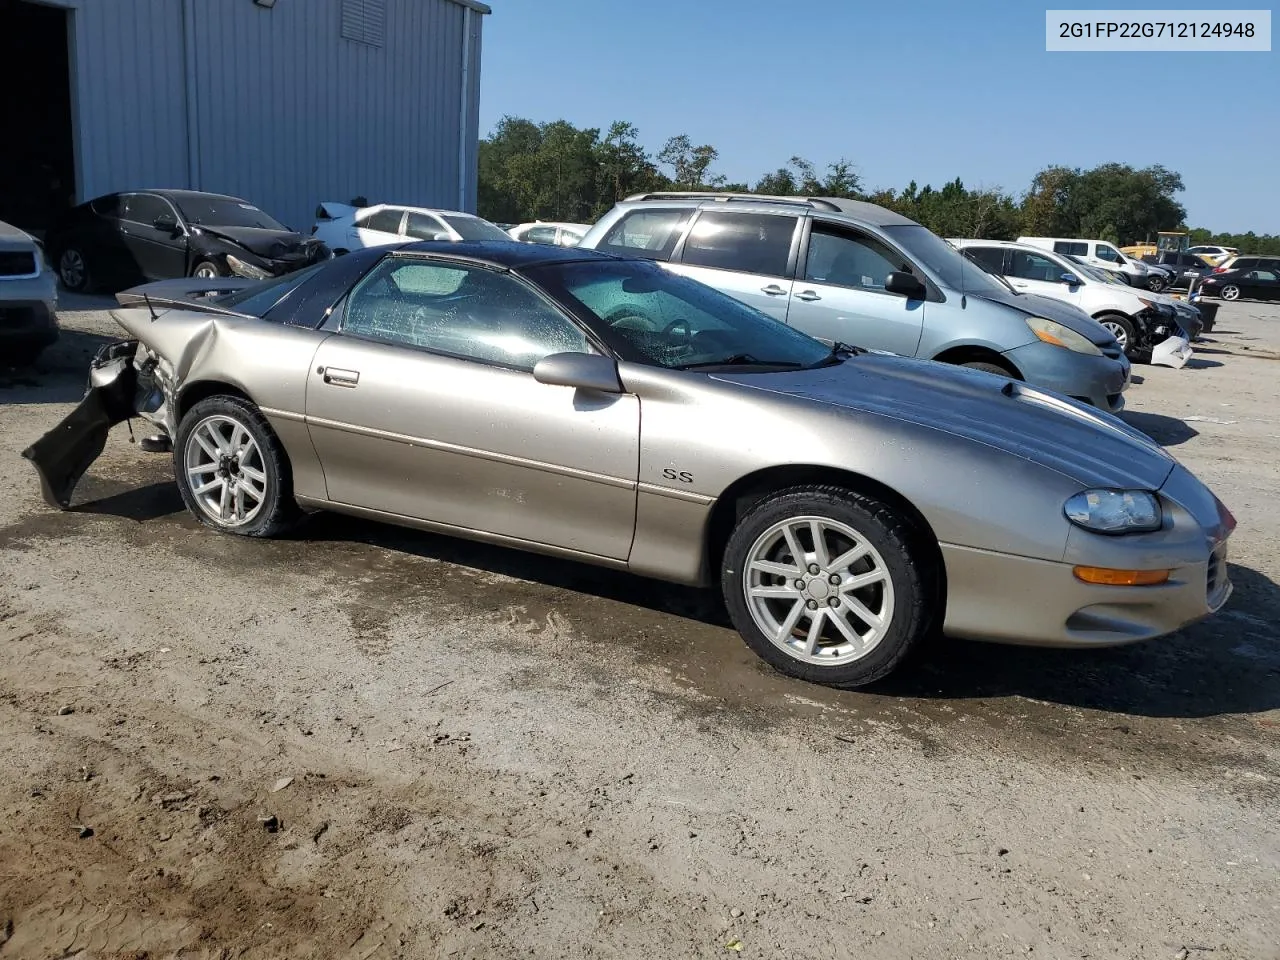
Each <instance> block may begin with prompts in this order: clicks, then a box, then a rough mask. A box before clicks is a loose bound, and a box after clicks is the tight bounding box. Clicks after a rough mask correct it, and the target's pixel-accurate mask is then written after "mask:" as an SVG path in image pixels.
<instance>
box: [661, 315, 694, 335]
mask: <svg viewBox="0 0 1280 960" xmlns="http://www.w3.org/2000/svg"><path fill="white" fill-rule="evenodd" d="M681 328H683V329H684V339H685V340H692V339H693V327H692V326H691V325H690V324H689V321H688V320H685V319H684V318H682V317H679V318H677V319H675V320H672V321H671V322H670V323H668V324H667V325H666V326H665V327H663V328H662V335H663V336H664V337H669V336H671V335H672V334H674V333H675V332H676V331H677V330H680V329H681Z"/></svg>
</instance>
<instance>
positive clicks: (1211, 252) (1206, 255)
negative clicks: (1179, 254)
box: [1183, 243, 1240, 267]
mask: <svg viewBox="0 0 1280 960" xmlns="http://www.w3.org/2000/svg"><path fill="white" fill-rule="evenodd" d="M1239 252H1240V251H1239V250H1237V249H1236V248H1235V247H1220V246H1218V245H1217V244H1212V243H1210V244H1202V245H1200V246H1198V247H1187V249H1186V250H1184V251H1183V253H1189V254H1191V255H1192V256H1195V257H1199V258H1200V259H1201V260H1204V261H1205V262H1206V263H1208V264H1209V266H1211V267H1217V266H1220V265H1222V264H1223V263H1226V261H1228V260H1230V259H1231V258H1232V257H1234V256H1235V255H1236V254H1238V253H1239Z"/></svg>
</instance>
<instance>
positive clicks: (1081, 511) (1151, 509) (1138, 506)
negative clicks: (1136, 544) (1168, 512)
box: [1062, 490, 1164, 534]
mask: <svg viewBox="0 0 1280 960" xmlns="http://www.w3.org/2000/svg"><path fill="white" fill-rule="evenodd" d="M1062 512H1063V513H1064V514H1066V517H1067V519H1068V520H1070V521H1071V522H1072V523H1074V524H1075V525H1076V526H1077V527H1083V528H1084V529H1086V530H1092V531H1093V532H1094V533H1109V534H1118V533H1143V532H1150V531H1152V530H1159V529H1160V527H1161V526H1162V525H1163V523H1164V516H1163V514H1162V513H1161V510H1160V501H1159V500H1157V499H1156V496H1155V494H1153V493H1148V492H1147V491H1146V490H1082V491H1081V492H1080V493H1077V494H1076V495H1075V496H1074V497H1072V498H1071V499H1070V500H1068V501H1067V502H1066V504H1064V505H1063V508H1062Z"/></svg>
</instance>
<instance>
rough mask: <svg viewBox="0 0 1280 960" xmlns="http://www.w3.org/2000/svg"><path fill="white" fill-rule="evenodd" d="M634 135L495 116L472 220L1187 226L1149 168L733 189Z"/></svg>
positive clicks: (802, 180) (699, 162)
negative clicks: (755, 216) (699, 214)
mask: <svg viewBox="0 0 1280 960" xmlns="http://www.w3.org/2000/svg"><path fill="white" fill-rule="evenodd" d="M639 137H640V132H639V130H637V129H636V127H635V125H634V124H631V123H627V122H625V121H618V122H615V123H613V124H612V125H611V126H610V127H609V129H608V130H607V131H603V130H601V129H600V128H598V127H587V128H583V129H579V128H578V127H575V126H574V125H573V124H571V123H569V122H568V121H565V120H555V121H551V122H549V123H537V122H535V121H533V120H527V119H524V118H521V117H504V118H503V119H502V120H500V121H499V122H498V124H497V126H496V127H495V128H494V130H493V133H492V134H491V135H490V136H489V137H488V138H486V139H485V140H482V141H481V142H480V155H479V168H480V170H479V173H480V178H479V212H480V215H481V216H483V217H486V218H487V219H489V220H494V221H497V222H499V223H524V222H527V221H530V220H565V221H570V222H575V223H594V222H595V221H596V220H597V219H599V217H600V216H601V215H603V214H604V213H605V212H606V211H607V210H609V208H610V207H612V206H613V205H614V204H615V203H616V202H617V201H619V200H621V199H622V198H623V197H626V196H628V195H629V194H633V193H640V192H644V191H662V190H735V191H740V192H750V193H761V194H774V195H795V194H799V195H805V196H824V197H846V198H853V199H860V200H869V201H871V202H872V203H878V204H880V205H881V206H885V207H888V208H889V209H891V210H896V211H898V212H899V213H901V214H903V215H904V216H908V217H910V218H911V219H913V220H916V221H918V222H919V223H922V224H924V225H925V226H926V227H928V228H929V229H930V230H932V231H933V232H934V233H936V234H938V235H939V236H943V237H978V238H984V239H993V240H1011V239H1014V238H1015V237H1018V236H1023V235H1032V236H1057V237H1096V238H1098V239H1101V240H1110V241H1111V242H1113V243H1117V244H1121V245H1126V244H1130V243H1139V242H1142V241H1144V240H1152V241H1154V239H1155V236H1156V233H1157V232H1159V231H1161V230H1186V229H1187V227H1186V224H1185V220H1186V209H1185V208H1184V207H1183V206H1182V205H1181V204H1180V203H1178V201H1177V199H1176V194H1178V193H1179V192H1181V191H1182V189H1183V183H1182V177H1181V176H1180V175H1179V174H1178V173H1177V172H1175V171H1173V170H1169V169H1167V168H1166V167H1163V166H1160V165H1159V164H1156V165H1154V166H1150V167H1144V168H1142V169H1136V168H1134V167H1132V166H1130V165H1128V164H1122V163H1105V164H1102V165H1100V166H1097V167H1094V168H1092V169H1090V170H1082V169H1079V168H1072V167H1062V166H1053V167H1047V168H1046V169H1044V170H1041V171H1040V172H1039V173H1037V174H1036V175H1035V177H1034V178H1033V179H1032V181H1031V184H1030V186H1029V187H1028V188H1027V189H1026V191H1025V192H1023V193H1021V194H1014V193H1010V192H1007V191H1005V190H1003V189H1001V188H998V187H996V188H988V187H981V188H971V187H966V186H965V184H964V183H963V181H962V180H961V179H960V178H959V177H957V178H956V179H955V180H952V181H951V182H950V183H946V184H944V185H943V186H942V187H940V188H936V187H933V186H931V185H925V186H923V187H922V186H920V185H919V184H917V183H916V182H915V181H914V180H913V181H912V182H910V183H909V184H907V186H906V187H905V188H903V189H901V190H897V189H892V188H868V187H867V185H865V184H864V183H863V182H862V178H861V177H860V176H859V175H858V173H857V171H856V170H855V169H854V165H853V163H852V162H851V161H850V160H848V159H846V158H841V159H839V160H836V161H835V162H833V163H829V164H827V165H826V166H825V167H822V168H819V167H817V166H815V165H814V164H813V163H811V162H810V161H808V160H806V159H805V158H804V157H799V156H793V157H791V159H789V160H788V161H787V162H786V163H784V164H783V165H782V166H780V167H778V168H777V169H776V170H773V171H771V172H768V173H764V174H763V175H761V177H760V178H759V179H758V180H756V181H755V182H754V183H731V182H729V180H728V179H727V178H726V177H725V176H724V175H723V174H720V173H717V172H716V169H715V165H716V162H717V161H718V160H719V159H720V152H719V151H718V150H717V149H716V148H715V147H714V146H712V145H711V144H708V143H703V144H698V143H695V142H694V140H693V139H691V138H690V137H689V136H688V135H687V134H679V135H677V136H674V137H671V138H670V139H668V140H667V141H666V143H664V144H663V145H662V148H661V149H660V150H658V151H657V152H656V153H650V152H649V151H647V150H646V149H645V148H644V147H643V146H641V144H640V139H639ZM1189 232H1190V233H1191V242H1192V243H1217V244H1222V245H1224V246H1231V247H1239V248H1240V249H1241V250H1242V251H1248V252H1250V253H1274V254H1280V236H1276V235H1271V234H1264V235H1256V234H1254V233H1246V234H1221V233H1215V232H1213V231H1211V230H1208V229H1205V228H1199V227H1198V228H1196V229H1194V230H1191V231H1189Z"/></svg>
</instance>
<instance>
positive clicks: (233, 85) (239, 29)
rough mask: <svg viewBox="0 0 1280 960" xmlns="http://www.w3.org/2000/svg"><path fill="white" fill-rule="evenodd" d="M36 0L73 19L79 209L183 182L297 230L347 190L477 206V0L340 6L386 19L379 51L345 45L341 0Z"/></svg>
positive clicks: (389, 0)
mask: <svg viewBox="0 0 1280 960" xmlns="http://www.w3.org/2000/svg"><path fill="white" fill-rule="evenodd" d="M45 2H52V3H55V4H56V5H59V6H64V7H69V8H71V10H72V11H73V13H72V23H71V35H72V62H73V64H74V66H73V77H72V83H73V87H72V101H73V102H72V111H73V116H74V121H73V122H74V124H75V126H76V132H75V133H76V135H75V140H76V170H77V178H76V179H77V194H78V196H79V198H80V199H82V200H83V199H88V198H90V197H94V196H98V195H99V194H103V193H109V192H113V191H117V190H126V189H130V188H138V187H190V188H194V189H200V190H209V191H214V192H219V193H230V194H234V195H237V196H242V197H245V198H247V199H250V200H252V201H254V202H255V203H257V204H259V205H260V206H262V207H263V208H264V209H266V210H267V211H268V212H270V213H272V214H274V215H275V216H277V217H279V218H280V219H282V220H284V221H285V222H286V223H289V224H290V225H292V226H294V227H296V228H299V229H305V228H306V227H307V226H309V225H310V223H311V220H312V215H313V213H314V210H315V206H316V204H317V203H318V202H320V201H321V200H337V201H340V202H346V201H347V200H349V199H351V198H352V197H353V196H357V195H363V196H366V197H368V198H369V200H370V201H371V202H374V203H376V202H380V201H396V202H400V203H409V204H418V205H423V206H442V207H453V208H461V209H465V210H474V209H475V203H476V143H477V139H478V136H479V129H478V127H479V100H480V51H481V32H482V31H481V22H482V19H483V13H485V12H487V8H486V7H485V6H484V5H483V4H481V3H478V2H476V0H357V2H356V4H353V5H349V6H347V13H348V20H349V21H350V15H351V13H352V11H353V10H354V11H355V12H356V13H357V14H358V13H360V12H362V8H364V7H366V5H367V6H369V7H372V9H373V11H374V12H376V11H377V10H378V9H379V8H381V9H383V10H385V19H384V30H383V32H382V36H381V38H379V37H377V36H376V35H375V36H373V37H372V38H371V39H374V40H375V41H377V40H379V39H380V40H381V45H380V46H375V45H371V44H369V43H362V42H357V41H353V40H350V39H346V38H344V37H343V36H342V33H343V30H342V24H343V10H344V2H348V0H276V2H275V5H274V6H273V7H271V8H266V7H262V6H259V5H257V4H255V3H254V2H253V0H45ZM375 22H376V18H375ZM348 32H350V31H348ZM464 38H465V41H466V42H465V44H464Z"/></svg>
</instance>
